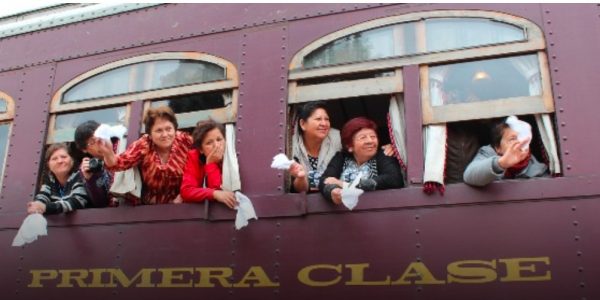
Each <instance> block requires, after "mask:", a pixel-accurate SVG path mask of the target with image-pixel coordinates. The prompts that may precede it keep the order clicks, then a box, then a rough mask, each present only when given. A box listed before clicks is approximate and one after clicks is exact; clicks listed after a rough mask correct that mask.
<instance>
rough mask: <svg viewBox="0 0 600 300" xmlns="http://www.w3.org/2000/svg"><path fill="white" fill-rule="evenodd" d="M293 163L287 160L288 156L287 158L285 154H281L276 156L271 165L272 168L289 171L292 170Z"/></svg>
mask: <svg viewBox="0 0 600 300" xmlns="http://www.w3.org/2000/svg"><path fill="white" fill-rule="evenodd" d="M293 163H294V161H293V160H290V159H289V158H287V156H285V154H283V153H279V154H277V155H275V157H273V162H272V163H271V168H273V169H280V170H287V169H289V168H290V166H291V165H292V164H293Z"/></svg>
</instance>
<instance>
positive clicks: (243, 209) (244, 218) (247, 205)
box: [235, 192, 258, 230]
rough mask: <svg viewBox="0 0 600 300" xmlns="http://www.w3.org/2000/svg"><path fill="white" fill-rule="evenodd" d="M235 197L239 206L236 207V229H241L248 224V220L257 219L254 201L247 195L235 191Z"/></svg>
mask: <svg viewBox="0 0 600 300" xmlns="http://www.w3.org/2000/svg"><path fill="white" fill-rule="evenodd" d="M235 199H236V200H237V201H238V203H239V204H238V206H236V207H235V209H236V210H237V215H236V216H235V229H237V230H240V229H241V228H243V227H245V226H246V225H248V220H250V219H257V220H258V217H257V216H256V212H255V211H254V206H253V205H252V201H250V199H248V197H246V195H244V194H242V193H240V192H235Z"/></svg>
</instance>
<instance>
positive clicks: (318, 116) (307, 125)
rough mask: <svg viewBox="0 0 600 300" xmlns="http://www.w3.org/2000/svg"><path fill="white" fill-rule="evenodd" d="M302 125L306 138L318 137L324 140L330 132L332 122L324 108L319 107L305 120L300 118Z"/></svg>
mask: <svg viewBox="0 0 600 300" xmlns="http://www.w3.org/2000/svg"><path fill="white" fill-rule="evenodd" d="M300 127H301V128H302V131H303V132H304V137H305V138H316V139H320V140H324V139H325V138H326V137H327V135H328V134H329V129H330V128H331V123H329V115H328V114H327V112H326V111H325V110H324V109H322V108H317V109H316V110H315V111H313V113H312V114H311V115H310V116H309V117H308V118H307V119H306V121H305V120H300Z"/></svg>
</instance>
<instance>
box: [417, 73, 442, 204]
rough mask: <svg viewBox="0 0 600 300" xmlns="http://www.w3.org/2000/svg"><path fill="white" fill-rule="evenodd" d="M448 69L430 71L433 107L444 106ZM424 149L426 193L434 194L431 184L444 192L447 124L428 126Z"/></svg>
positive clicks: (425, 133) (430, 92)
mask: <svg viewBox="0 0 600 300" xmlns="http://www.w3.org/2000/svg"><path fill="white" fill-rule="evenodd" d="M447 73H448V67H437V68H430V69H429V95H430V96H429V97H430V101H431V105H432V106H439V105H443V103H444V92H443V90H442V86H443V83H444V79H445V76H446V74H447ZM423 135H424V139H423V143H424V145H423V147H424V149H425V170H424V172H423V182H424V184H425V186H424V187H425V191H426V192H427V193H432V192H433V190H432V187H431V186H430V183H434V184H437V185H438V187H440V191H441V192H443V185H444V168H445V164H446V139H447V132H446V124H436V125H427V126H425V128H424V129H423Z"/></svg>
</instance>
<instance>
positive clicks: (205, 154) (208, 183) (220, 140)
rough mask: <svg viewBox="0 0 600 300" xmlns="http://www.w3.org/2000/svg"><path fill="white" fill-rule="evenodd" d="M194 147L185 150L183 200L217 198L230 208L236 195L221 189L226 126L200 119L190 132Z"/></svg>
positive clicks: (199, 200) (235, 202) (234, 203)
mask: <svg viewBox="0 0 600 300" xmlns="http://www.w3.org/2000/svg"><path fill="white" fill-rule="evenodd" d="M192 137H193V139H194V144H193V146H194V149H192V150H190V151H189V152H188V158H187V163H186V165H185V169H184V171H183V180H182V182H181V198H182V199H183V202H202V201H204V200H217V201H219V202H221V203H223V204H225V205H227V207H229V208H231V209H233V208H234V207H235V206H237V201H236V199H235V195H234V194H233V192H230V191H223V190H221V183H222V168H223V157H224V154H225V128H224V127H223V125H221V124H218V123H216V122H214V121H212V120H210V121H200V122H198V123H197V124H196V128H194V131H193V133H192Z"/></svg>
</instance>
